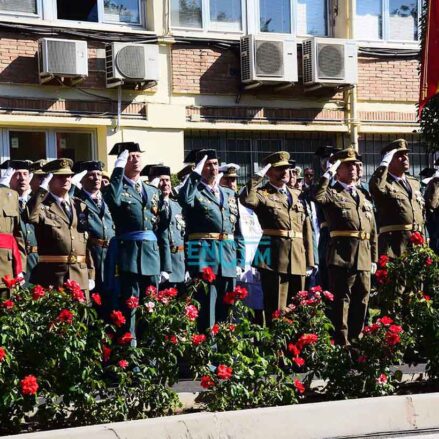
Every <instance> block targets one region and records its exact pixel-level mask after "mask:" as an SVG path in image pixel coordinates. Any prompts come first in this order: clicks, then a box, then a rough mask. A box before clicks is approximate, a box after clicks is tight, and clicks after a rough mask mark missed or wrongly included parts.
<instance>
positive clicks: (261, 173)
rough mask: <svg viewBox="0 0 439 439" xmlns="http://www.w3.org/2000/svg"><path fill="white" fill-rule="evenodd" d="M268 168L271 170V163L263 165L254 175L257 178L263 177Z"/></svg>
mask: <svg viewBox="0 0 439 439" xmlns="http://www.w3.org/2000/svg"><path fill="white" fill-rule="evenodd" d="M270 168H271V163H269V164H268V165H265V166H264V167H263V168H262V169H261V170H260V171H258V172H256V175H258V176H259V177H265V174H266V173H267V171H268V170H269V169H270Z"/></svg>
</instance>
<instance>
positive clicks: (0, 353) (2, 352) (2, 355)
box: [0, 346, 6, 363]
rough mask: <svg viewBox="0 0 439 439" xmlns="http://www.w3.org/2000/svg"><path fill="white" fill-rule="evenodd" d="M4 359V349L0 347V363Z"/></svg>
mask: <svg viewBox="0 0 439 439" xmlns="http://www.w3.org/2000/svg"><path fill="white" fill-rule="evenodd" d="M5 358H6V349H5V348H2V347H1V346H0V363H1V362H2V361H4V359H5Z"/></svg>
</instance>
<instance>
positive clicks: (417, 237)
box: [410, 232, 425, 245]
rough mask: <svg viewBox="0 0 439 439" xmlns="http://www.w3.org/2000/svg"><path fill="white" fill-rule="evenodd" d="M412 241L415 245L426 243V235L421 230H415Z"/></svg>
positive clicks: (411, 237)
mask: <svg viewBox="0 0 439 439" xmlns="http://www.w3.org/2000/svg"><path fill="white" fill-rule="evenodd" d="M410 242H411V243H412V244H413V245H424V242H425V240H424V237H423V236H422V235H421V234H420V233H419V232H413V233H412V234H411V236H410Z"/></svg>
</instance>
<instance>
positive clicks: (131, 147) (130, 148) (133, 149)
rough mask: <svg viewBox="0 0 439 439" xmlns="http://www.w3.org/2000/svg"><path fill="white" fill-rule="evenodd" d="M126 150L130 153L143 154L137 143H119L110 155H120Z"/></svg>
mask: <svg viewBox="0 0 439 439" xmlns="http://www.w3.org/2000/svg"><path fill="white" fill-rule="evenodd" d="M126 149H127V150H128V152H143V151H142V150H141V149H140V146H139V144H138V143H136V142H119V143H116V144H115V145H114V146H113V148H111V151H110V155H119V154H121V153H122V152H123V151H125V150H126Z"/></svg>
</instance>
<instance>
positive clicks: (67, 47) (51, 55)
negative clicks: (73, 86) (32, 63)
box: [38, 38, 88, 83]
mask: <svg viewBox="0 0 439 439" xmlns="http://www.w3.org/2000/svg"><path fill="white" fill-rule="evenodd" d="M38 64H39V70H40V82H42V83H44V82H47V81H50V80H51V79H53V78H54V77H62V78H76V79H77V80H81V79H83V78H85V77H86V76H88V52H87V42H86V41H76V40H62V39H57V38H41V39H40V40H39V41H38Z"/></svg>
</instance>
